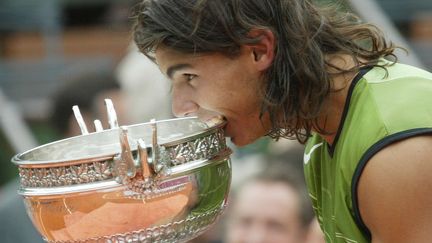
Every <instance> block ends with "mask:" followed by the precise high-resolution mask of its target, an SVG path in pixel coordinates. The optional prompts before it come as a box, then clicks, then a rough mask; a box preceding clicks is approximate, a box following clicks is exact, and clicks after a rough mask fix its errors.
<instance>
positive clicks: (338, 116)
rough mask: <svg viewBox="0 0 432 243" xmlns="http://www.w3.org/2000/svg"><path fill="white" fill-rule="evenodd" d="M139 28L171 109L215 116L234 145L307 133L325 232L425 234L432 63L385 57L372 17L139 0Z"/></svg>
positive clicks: (365, 238) (245, 1) (389, 50)
mask: <svg viewBox="0 0 432 243" xmlns="http://www.w3.org/2000/svg"><path fill="white" fill-rule="evenodd" d="M134 35H135V41H136V43H137V45H138V47H139V49H140V50H141V52H143V53H144V54H146V55H148V56H150V57H153V58H154V59H155V61H156V63H157V64H158V65H159V66H160V69H161V71H162V72H163V73H164V74H165V75H166V76H168V77H169V78H170V79H171V80H172V98H173V111H174V113H175V114H176V115H177V116H189V115H197V116H198V117H200V118H202V119H204V120H207V119H209V118H211V117H214V116H221V117H223V118H224V119H226V120H227V125H226V127H225V133H226V135H227V136H228V137H230V138H231V140H232V142H233V143H234V144H236V145H239V146H242V145H246V144H249V143H252V142H253V141H255V140H256V139H257V138H259V137H261V136H264V135H269V136H271V137H274V138H280V137H295V138H297V139H298V140H299V141H300V142H306V140H307V145H306V151H305V160H304V162H305V174H306V182H307V184H308V188H309V192H310V196H311V198H312V201H313V205H314V210H315V212H316V213H317V216H318V220H319V222H320V225H321V228H322V229H323V231H324V233H325V235H326V241H327V242H371V241H372V242H392V243H395V242H396V243H397V242H430V232H431V231H432V220H430V219H431V218H432V193H431V190H432V189H431V188H432V187H430V185H431V184H432V177H430V176H429V173H428V172H429V171H432V163H431V159H430V158H431V156H432V146H431V145H432V137H431V136H430V133H431V132H432V105H431V104H432V96H431V94H432V74H430V73H428V72H426V71H422V70H419V69H416V68H414V67H410V66H406V65H402V64H398V63H395V62H391V61H387V60H385V59H384V58H385V57H394V54H393V51H394V49H395V47H394V46H393V45H392V44H389V43H388V42H386V40H385V38H384V37H383V34H382V33H381V32H380V31H379V30H377V29H376V28H375V27H373V26H371V25H367V24H362V23H360V22H359V21H358V20H357V19H356V18H355V17H353V16H352V15H349V14H345V13H338V12H336V11H335V10H333V11H332V10H331V9H329V8H327V9H326V10H324V9H320V8H318V7H316V6H314V5H313V4H311V3H310V2H309V1H307V0H224V1H221V0H214V1H209V0H195V1H191V0H145V1H144V2H143V4H142V6H141V8H140V9H139V11H138V14H137V17H136V25H135V34H134Z"/></svg>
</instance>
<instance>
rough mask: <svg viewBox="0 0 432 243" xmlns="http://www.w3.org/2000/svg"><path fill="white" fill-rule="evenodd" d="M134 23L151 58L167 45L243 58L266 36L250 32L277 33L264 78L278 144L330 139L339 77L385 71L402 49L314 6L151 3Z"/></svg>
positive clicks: (243, 0) (191, 0) (274, 0)
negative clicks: (327, 113)
mask: <svg viewBox="0 0 432 243" xmlns="http://www.w3.org/2000/svg"><path fill="white" fill-rule="evenodd" d="M134 17H135V25H134V39H135V42H136V44H137V45H138V48H139V49H140V51H141V52H143V53H144V54H146V55H148V56H149V57H152V55H153V52H154V51H155V50H156V49H157V48H158V46H161V45H163V46H165V47H168V48H171V49H174V50H176V51H179V52H181V53H188V54H192V53H200V54H205V53H212V52H217V53H222V54H224V55H226V56H229V57H236V56H237V55H239V53H240V48H241V46H242V45H253V44H256V43H259V41H260V37H259V36H258V37H251V36H250V35H248V34H249V33H250V31H251V30H270V31H272V33H273V34H274V35H275V49H274V54H275V56H274V60H273V63H272V65H271V66H270V67H269V68H268V69H267V70H266V72H265V73H264V74H263V78H264V79H265V80H266V87H265V88H264V90H263V91H262V92H263V96H262V105H261V116H262V115H263V114H265V113H267V112H268V113H269V115H270V119H271V122H272V129H271V131H270V133H269V134H268V135H269V136H270V137H273V138H276V139H277V138H280V137H285V138H296V139H297V140H299V141H300V142H302V143H304V142H305V141H306V140H307V138H308V137H309V136H310V134H311V131H312V130H316V131H318V132H320V133H328V131H325V130H324V128H323V127H320V126H319V125H318V117H319V115H320V114H321V112H322V111H323V108H324V107H325V105H324V100H325V99H326V97H328V95H329V94H330V93H331V92H334V91H335V90H334V89H333V88H332V83H331V80H332V78H333V77H334V75H338V74H344V73H354V72H357V71H358V70H359V68H360V67H361V66H380V67H383V68H385V66H382V65H381V64H380V63H379V62H378V61H379V60H380V59H381V58H384V57H391V58H392V59H393V60H396V57H395V55H394V54H393V52H394V50H395V48H396V47H395V46H394V45H393V44H392V43H391V42H388V41H387V40H386V39H385V38H384V36H383V34H382V32H381V31H380V30H379V29H377V28H376V27H375V26H373V25H370V24H366V23H362V22H361V21H359V19H358V18H357V17H356V16H354V15H353V14H350V13H347V12H346V11H339V10H338V9H337V8H336V7H334V6H326V7H324V6H317V5H315V4H313V3H312V2H310V1H308V0H223V1H222V0H144V1H143V2H142V3H141V4H140V5H139V7H137V9H136V14H135V15H134ZM332 54H344V55H348V56H351V57H352V59H353V60H354V62H355V66H354V67H353V68H351V69H349V70H344V69H341V68H339V67H337V66H335V65H332V63H330V62H329V60H328V56H329V55H332ZM384 65H387V64H384ZM329 70H332V71H331V72H330V71H329Z"/></svg>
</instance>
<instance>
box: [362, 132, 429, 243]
mask: <svg viewBox="0 0 432 243" xmlns="http://www.w3.org/2000/svg"><path fill="white" fill-rule="evenodd" d="M431 173H432V135H429V136H418V137H413V138H409V139H405V140H402V141H399V142H396V143H394V144H391V145H389V146H388V147H386V148H384V149H383V150H381V151H380V152H378V153H377V154H376V155H375V156H373V157H372V158H371V159H370V160H369V162H368V163H367V165H366V167H365V169H364V171H363V173H362V176H361V177H360V181H359V185H358V200H359V208H360V214H361V216H362V219H363V221H364V222H365V224H366V226H367V227H368V228H369V230H370V231H371V233H372V240H373V241H374V242H395V243H396V242H430V234H431V232H432V176H431Z"/></svg>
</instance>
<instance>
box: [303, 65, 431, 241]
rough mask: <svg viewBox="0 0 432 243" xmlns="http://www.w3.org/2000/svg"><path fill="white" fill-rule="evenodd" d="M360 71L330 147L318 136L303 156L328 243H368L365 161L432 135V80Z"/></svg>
mask: <svg viewBox="0 0 432 243" xmlns="http://www.w3.org/2000/svg"><path fill="white" fill-rule="evenodd" d="M387 71H388V74H387V75H386V71H385V70H384V69H383V68H380V67H374V68H369V69H367V68H366V69H365V68H363V69H361V70H360V72H359V74H358V75H357V76H356V77H355V78H354V80H353V82H352V84H351V86H350V88H349V92H348V96H347V101H346V104H345V108H344V111H343V115H342V120H341V125H340V126H339V129H338V131H337V134H336V137H335V140H334V143H333V144H332V146H330V145H329V144H327V143H326V141H325V140H324V139H322V138H321V137H320V136H319V135H318V134H314V135H313V136H312V137H311V138H310V139H309V140H308V142H307V145H306V149H305V154H304V163H305V165H304V169H305V175H306V183H307V185H308V189H309V194H310V197H311V199H312V203H313V207H314V211H315V213H316V215H317V218H318V221H319V223H320V225H321V229H322V230H323V232H324V234H325V238H326V242H348V243H355V242H370V239H371V235H370V232H369V230H368V229H367V227H366V226H365V225H364V223H363V221H362V219H361V216H360V213H359V208H358V205H357V204H358V202H357V183H358V181H359V178H360V176H361V173H362V170H363V168H364V167H365V165H366V163H367V162H368V160H369V159H370V158H371V157H372V156H373V155H374V154H376V153H377V152H378V151H380V150H381V149H383V148H384V147H385V146H387V145H389V144H391V143H393V142H395V141H398V140H401V139H405V138H409V137H412V136H417V135H420V134H426V133H429V134H431V133H432V74H431V73H429V72H426V71H423V70H421V69H418V68H414V67H411V66H408V65H403V64H395V65H392V66H390V67H387Z"/></svg>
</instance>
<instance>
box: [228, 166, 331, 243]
mask: <svg viewBox="0 0 432 243" xmlns="http://www.w3.org/2000/svg"><path fill="white" fill-rule="evenodd" d="M232 194H233V195H232V198H231V199H232V200H231V204H230V208H229V211H228V212H227V224H226V242H227V243H291V242H292V243H302V242H311V243H312V242H324V237H323V235H322V233H320V232H319V231H318V232H317V231H312V230H316V228H315V229H312V228H311V226H314V225H313V224H314V220H313V218H314V216H313V211H312V207H311V203H310V200H309V197H308V196H307V192H306V188H305V184H304V180H303V179H302V173H301V171H299V170H297V169H296V167H294V166H292V165H291V164H287V163H284V164H281V163H269V166H268V168H266V169H265V170H264V171H262V172H260V173H258V174H257V175H255V176H253V177H251V178H249V179H247V180H246V181H244V182H243V183H242V184H241V185H240V186H239V187H238V188H237V190H235V191H233V193H232ZM313 239H318V241H312V240H313ZM320 239H322V240H321V241H319V240H320Z"/></svg>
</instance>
